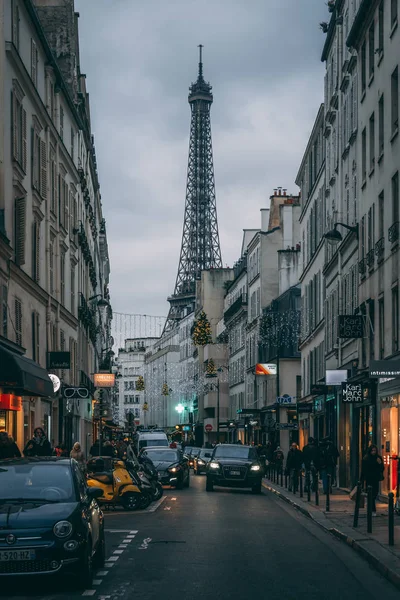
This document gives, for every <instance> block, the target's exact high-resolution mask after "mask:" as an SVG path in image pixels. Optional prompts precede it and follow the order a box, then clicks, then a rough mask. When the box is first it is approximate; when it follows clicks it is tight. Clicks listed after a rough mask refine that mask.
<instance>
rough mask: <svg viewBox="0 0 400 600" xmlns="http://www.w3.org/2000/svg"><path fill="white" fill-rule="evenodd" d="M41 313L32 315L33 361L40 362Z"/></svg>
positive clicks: (34, 312)
mask: <svg viewBox="0 0 400 600" xmlns="http://www.w3.org/2000/svg"><path fill="white" fill-rule="evenodd" d="M39 331H40V328H39V313H37V312H36V311H33V313H32V360H34V361H36V362H37V363H38V362H40V343H39Z"/></svg>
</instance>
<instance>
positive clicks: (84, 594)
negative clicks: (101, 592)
mask: <svg viewBox="0 0 400 600" xmlns="http://www.w3.org/2000/svg"><path fill="white" fill-rule="evenodd" d="M95 593H96V590H85V591H84V592H83V594H82V596H94V595H95Z"/></svg>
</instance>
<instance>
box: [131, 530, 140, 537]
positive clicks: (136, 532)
mask: <svg viewBox="0 0 400 600" xmlns="http://www.w3.org/2000/svg"><path fill="white" fill-rule="evenodd" d="M130 533H134V534H136V533H139V532H138V530H137V529H136V531H130ZM128 537H129V535H128Z"/></svg>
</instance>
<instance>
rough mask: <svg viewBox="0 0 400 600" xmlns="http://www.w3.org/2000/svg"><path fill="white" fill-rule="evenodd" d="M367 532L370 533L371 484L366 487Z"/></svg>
mask: <svg viewBox="0 0 400 600" xmlns="http://www.w3.org/2000/svg"><path fill="white" fill-rule="evenodd" d="M367 532H368V533H372V486H371V485H369V486H368V487H367Z"/></svg>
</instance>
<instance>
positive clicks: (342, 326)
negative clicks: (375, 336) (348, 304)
mask: <svg viewBox="0 0 400 600" xmlns="http://www.w3.org/2000/svg"><path fill="white" fill-rule="evenodd" d="M363 333H364V322H363V317H362V315H339V337H340V338H344V339H348V340H351V339H354V338H362V337H363Z"/></svg>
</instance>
